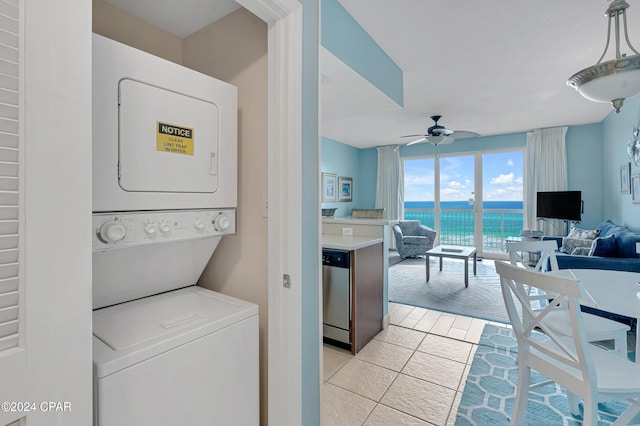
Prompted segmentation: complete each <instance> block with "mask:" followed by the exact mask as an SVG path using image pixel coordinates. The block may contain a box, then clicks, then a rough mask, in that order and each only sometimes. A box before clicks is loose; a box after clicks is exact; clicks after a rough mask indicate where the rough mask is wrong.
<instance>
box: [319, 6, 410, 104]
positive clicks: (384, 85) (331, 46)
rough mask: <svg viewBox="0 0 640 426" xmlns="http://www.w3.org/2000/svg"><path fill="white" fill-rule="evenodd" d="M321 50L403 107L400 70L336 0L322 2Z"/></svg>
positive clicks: (402, 87) (402, 85)
mask: <svg viewBox="0 0 640 426" xmlns="http://www.w3.org/2000/svg"><path fill="white" fill-rule="evenodd" d="M322 46H324V47H325V48H326V49H327V50H329V51H330V52H331V53H332V54H333V55H334V56H336V57H337V58H338V59H340V60H341V61H342V62H344V63H345V64H347V65H348V66H349V67H351V68H352V69H353V70H354V71H355V72H357V73H358V74H360V75H361V76H362V77H363V78H365V79H366V80H368V81H369V82H370V83H371V84H373V85H374V86H376V87H377V88H378V89H379V90H380V91H382V92H383V93H385V94H386V95H387V96H389V97H390V98H391V99H393V100H394V101H395V102H396V103H397V104H398V105H400V106H404V84H403V74H402V70H401V69H400V67H398V66H397V65H396V64H395V62H393V60H392V59H391V58H390V57H389V56H388V55H387V54H386V53H385V52H384V50H382V49H381V48H380V46H378V45H377V44H376V42H375V41H374V40H373V39H372V38H371V36H370V35H369V34H368V33H367V32H366V31H365V30H364V29H363V28H362V27H361V26H360V24H358V23H357V22H356V20H355V19H353V17H352V16H351V15H349V12H347V11H346V10H345V9H344V7H342V5H341V4H340V3H339V2H338V0H323V1H322Z"/></svg>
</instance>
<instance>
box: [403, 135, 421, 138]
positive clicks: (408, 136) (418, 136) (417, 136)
mask: <svg viewBox="0 0 640 426" xmlns="http://www.w3.org/2000/svg"><path fill="white" fill-rule="evenodd" d="M426 136H427V135H424V134H422V135H404V136H400V137H401V138H424V137H426Z"/></svg>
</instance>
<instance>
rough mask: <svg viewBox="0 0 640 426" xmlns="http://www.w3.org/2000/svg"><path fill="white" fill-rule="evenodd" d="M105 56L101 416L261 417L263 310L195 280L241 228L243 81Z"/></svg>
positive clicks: (104, 44)
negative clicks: (238, 210) (235, 83)
mask: <svg viewBox="0 0 640 426" xmlns="http://www.w3.org/2000/svg"><path fill="white" fill-rule="evenodd" d="M93 55H94V56H93V58H94V59H93V72H94V80H93V228H94V233H93V236H92V238H93V308H94V311H93V366H94V402H95V404H94V424H95V425H97V426H127V425H132V426H133V425H135V426H169V425H171V426H174V425H203V426H204V425H218V424H219V425H242V426H244V425H257V424H259V373H258V368H259V364H258V363H259V359H258V357H259V355H258V307H257V306H256V305H254V304H252V303H249V302H246V301H242V300H239V299H235V298H232V297H229V296H225V295H222V294H219V293H216V292H213V291H210V290H207V289H203V288H200V287H197V286H195V285H194V284H195V283H196V282H197V281H198V278H199V277H200V275H201V274H202V271H203V270H204V268H205V266H206V265H207V263H208V262H209V259H210V258H211V255H212V254H213V252H214V251H215V250H216V248H217V246H218V243H219V242H220V239H221V238H222V237H223V236H224V235H228V234H234V233H235V232H236V220H235V218H236V214H235V208H236V206H237V153H236V152H237V141H236V138H237V135H236V126H237V121H236V114H237V101H236V96H237V95H236V88H235V87H233V86H231V85H229V84H227V83H224V82H221V81H218V80H215V79H213V78H211V77H208V76H205V75H203V74H200V73H197V72H195V71H193V70H189V69H187V68H184V67H181V66H179V65H176V64H173V63H170V62H168V61H165V60H163V59H160V58H157V57H155V56H152V55H149V54H147V53H144V52H141V51H139V50H136V49H133V48H131V47H128V46H125V45H122V44H120V43H117V42H115V41H112V40H109V39H106V38H104V37H101V36H97V35H94V36H93Z"/></svg>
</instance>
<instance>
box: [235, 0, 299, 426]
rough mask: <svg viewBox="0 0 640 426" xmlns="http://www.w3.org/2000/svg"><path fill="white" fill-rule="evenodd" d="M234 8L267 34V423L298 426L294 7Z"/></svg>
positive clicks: (270, 3) (259, 2) (272, 2)
mask: <svg viewBox="0 0 640 426" xmlns="http://www.w3.org/2000/svg"><path fill="white" fill-rule="evenodd" d="M238 3H240V4H241V5H242V6H244V7H245V8H246V9H248V10H249V11H250V12H251V13H253V14H254V15H256V16H258V17H259V18H260V19H262V20H263V21H265V22H266V23H267V24H268V28H269V29H268V63H269V65H268V66H269V83H268V84H269V86H268V90H269V104H268V105H269V112H268V126H269V135H268V179H269V182H268V215H269V219H268V284H267V285H268V309H269V312H268V324H269V326H268V370H269V371H268V381H269V383H268V392H269V397H268V401H269V402H268V418H269V423H270V424H274V425H275V424H278V425H296V424H301V423H302V411H301V407H302V400H301V394H302V334H301V324H302V312H301V306H302V285H301V284H302V278H301V277H302V256H301V253H302V229H301V228H302V206H301V203H302V185H301V181H302V152H301V146H302V125H301V120H302V108H301V99H302V5H301V4H300V2H299V1H298V0H238ZM284 274H287V275H288V276H289V279H290V282H291V287H290V288H285V287H284V286H283V275H284Z"/></svg>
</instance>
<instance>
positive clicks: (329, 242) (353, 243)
mask: <svg viewBox="0 0 640 426" xmlns="http://www.w3.org/2000/svg"><path fill="white" fill-rule="evenodd" d="M363 220H366V219H363ZM385 222H386V221H385ZM381 242H382V238H372V237H354V236H351V235H335V234H322V248H327V249H334V250H358V249H359V248H363V247H367V246H371V245H374V244H377V243H381Z"/></svg>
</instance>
